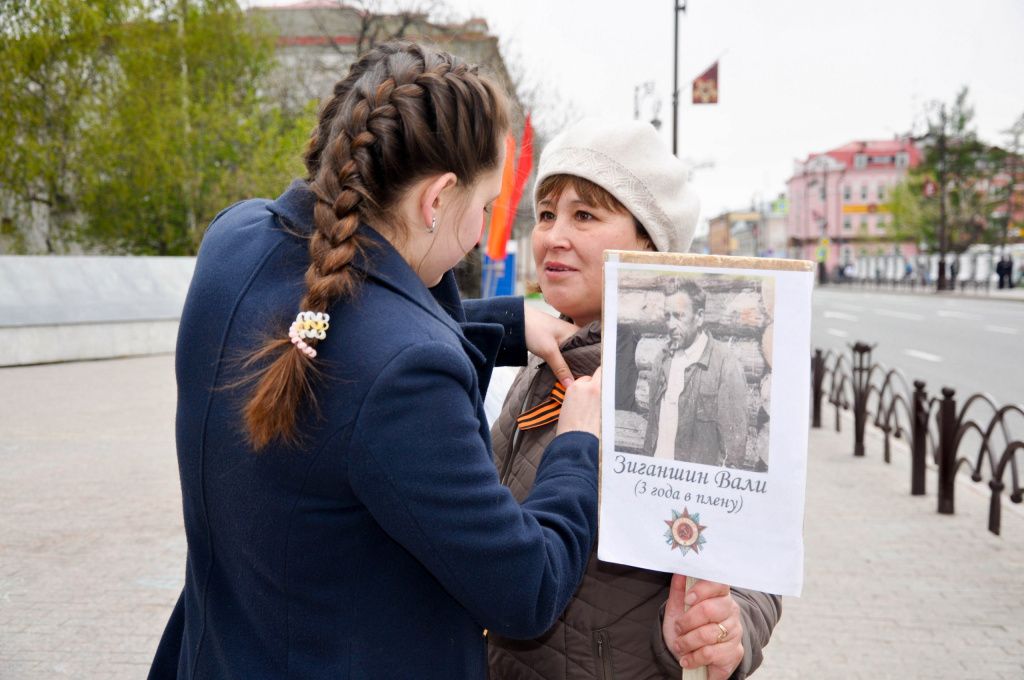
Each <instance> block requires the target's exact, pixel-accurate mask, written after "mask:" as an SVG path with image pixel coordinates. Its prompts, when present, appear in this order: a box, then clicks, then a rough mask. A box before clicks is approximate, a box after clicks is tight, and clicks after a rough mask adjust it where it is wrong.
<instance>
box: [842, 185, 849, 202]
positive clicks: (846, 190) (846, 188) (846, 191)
mask: <svg viewBox="0 0 1024 680" xmlns="http://www.w3.org/2000/svg"><path fill="white" fill-rule="evenodd" d="M843 200H844V201H849V200H850V185H849V184H844V185H843Z"/></svg>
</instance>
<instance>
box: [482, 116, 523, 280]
mask: <svg viewBox="0 0 1024 680" xmlns="http://www.w3.org/2000/svg"><path fill="white" fill-rule="evenodd" d="M515 155H516V140H514V139H512V135H508V136H507V137H506V138H505V167H504V168H503V169H502V173H501V193H500V194H498V198H497V199H495V201H494V207H493V209H492V212H491V227H490V233H489V234H488V236H487V257H489V258H491V259H492V260H504V259H505V244H506V243H507V242H508V234H507V233H506V225H507V224H508V215H509V212H511V211H513V210H515V208H514V207H513V206H512V204H511V200H512V186H513V184H515V170H514V165H515Z"/></svg>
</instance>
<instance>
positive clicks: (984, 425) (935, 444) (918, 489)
mask: <svg viewBox="0 0 1024 680" xmlns="http://www.w3.org/2000/svg"><path fill="white" fill-rule="evenodd" d="M850 349H851V353H850V354H849V355H847V354H843V353H836V352H832V351H831V350H830V351H827V352H823V351H822V350H820V349H816V350H815V351H814V356H812V357H811V390H812V409H813V410H812V413H811V425H812V427H816V428H820V427H821V422H822V415H823V413H822V409H823V407H824V405H825V402H826V401H827V403H828V404H830V405H832V406H833V407H834V409H835V429H836V432H839V431H840V429H841V418H840V413H841V412H842V411H844V410H850V409H852V411H853V455H854V456H863V455H864V454H865V451H864V433H865V429H866V427H867V425H868V422H869V421H870V422H871V423H872V424H873V425H874V426H875V427H876V428H878V429H879V430H880V431H881V434H882V441H883V459H884V460H885V462H886V463H889V462H891V456H892V446H891V442H892V439H893V438H896V439H903V440H906V441H907V443H908V445H909V448H910V493H911V494H912V495H914V496H923V495H925V480H926V476H925V471H926V468H927V465H928V462H929V459H930V461H931V463H932V464H933V465H935V466H936V467H937V469H938V490H937V493H938V511H939V512H940V513H942V514H947V515H951V514H953V509H954V500H955V488H956V485H955V481H956V475H957V473H958V472H959V471H960V468H962V467H965V468H968V469H969V470H970V477H971V479H972V480H973V481H975V482H985V481H987V482H988V487H989V489H990V490H991V501H990V505H989V519H988V528H989V531H991V532H992V533H994V534H998V533H999V526H1000V519H1001V511H1002V495H1003V491H1004V490H1006V489H1007V486H1008V487H1009V498H1010V500H1011V501H1012V502H1014V503H1020V502H1022V500H1024V493H1022V490H1021V479H1020V470H1019V467H1018V457H1020V458H1022V459H1024V439H1022V436H1024V435H1022V433H1024V407H1021V406H1019V405H1016V404H1007V405H1003V406H1000V405H998V404H996V403H995V401H993V399H992V398H991V397H989V396H988V395H985V394H972V395H971V396H969V397H968V398H967V399H966V400H965V401H964V402H963V404H962V405H961V406H959V407H958V406H957V398H956V391H955V390H954V389H952V388H949V387H943V388H942V390H941V392H940V394H939V395H935V396H931V397H929V395H928V392H927V390H926V385H925V382H924V381H922V380H914V381H913V382H911V381H909V380H908V379H907V377H906V375H904V374H903V372H902V371H900V370H898V369H887V368H886V367H884V366H883V365H881V364H879V363H872V360H871V351H872V350H873V349H874V346H873V345H869V344H867V343H863V342H857V343H855V344H853V345H851V346H850ZM1011 426H1016V429H1011Z"/></svg>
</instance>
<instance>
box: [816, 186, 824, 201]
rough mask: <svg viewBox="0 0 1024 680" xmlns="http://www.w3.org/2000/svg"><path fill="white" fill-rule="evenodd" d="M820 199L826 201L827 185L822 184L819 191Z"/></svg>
mask: <svg viewBox="0 0 1024 680" xmlns="http://www.w3.org/2000/svg"><path fill="white" fill-rule="evenodd" d="M818 198H820V199H821V200H823V201H824V200H825V185H824V184H822V185H821V188H820V189H818Z"/></svg>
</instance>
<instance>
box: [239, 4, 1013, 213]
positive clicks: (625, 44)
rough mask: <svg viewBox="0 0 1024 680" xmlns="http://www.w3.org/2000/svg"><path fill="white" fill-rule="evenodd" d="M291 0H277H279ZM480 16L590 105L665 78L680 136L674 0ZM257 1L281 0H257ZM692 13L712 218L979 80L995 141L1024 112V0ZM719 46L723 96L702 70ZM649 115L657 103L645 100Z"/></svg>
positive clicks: (686, 88) (683, 134)
mask: <svg viewBox="0 0 1024 680" xmlns="http://www.w3.org/2000/svg"><path fill="white" fill-rule="evenodd" d="M280 2H282V0H277V2H276V3H273V4H278V3H280ZM446 2H447V4H448V5H449V6H450V7H452V9H453V10H454V11H455V12H456V13H457V14H458V15H459V16H461V17H463V18H465V17H468V16H481V17H483V18H485V19H486V20H487V21H488V24H489V25H490V28H491V31H492V32H493V33H495V34H496V35H498V36H499V38H500V39H501V45H502V50H503V53H504V54H505V55H506V59H510V60H514V61H517V62H518V63H519V64H520V65H521V67H522V70H523V71H525V73H526V74H527V76H528V78H530V79H531V80H534V81H543V83H544V86H545V87H546V88H547V89H548V90H549V91H550V92H553V93H557V97H558V98H560V99H562V100H563V101H567V102H571V103H572V105H573V107H574V109H575V111H577V112H578V113H579V114H581V115H601V116H606V117H617V118H632V116H633V95H634V88H635V86H636V85H638V84H640V83H643V82H645V81H653V82H654V83H655V88H656V92H657V94H658V95H659V96H660V98H661V111H660V115H659V117H660V118H661V120H662V121H663V125H662V127H661V131H662V135H663V136H664V139H665V143H666V145H670V144H671V130H672V125H671V116H672V100H671V90H672V33H673V13H672V10H673V4H672V2H670V0H631V1H627V2H612V1H611V0H446ZM254 4H270V3H266V2H262V1H259V0H257V2H256V3H254ZM687 5H688V8H687V11H686V13H685V14H682V15H681V16H680V48H679V81H680V89H681V96H680V115H679V149H680V155H681V156H682V157H683V158H685V159H688V160H691V161H694V162H713V163H714V167H713V168H708V169H702V170H699V171H697V172H696V174H695V179H694V183H695V187H696V189H697V191H698V193H699V195H700V196H701V201H702V210H701V212H702V221H703V220H706V219H707V218H708V217H711V216H714V215H715V214H718V213H720V212H722V211H723V210H726V209H737V208H740V209H742V208H745V207H747V206H749V205H750V202H751V199H752V198H754V197H765V198H770V197H772V196H774V195H775V194H777V193H779V192H782V191H784V190H785V181H786V179H787V178H788V177H789V176H790V174H791V172H792V167H793V161H794V160H795V159H802V158H805V157H806V156H807V154H809V153H812V152H815V151H824V150H827V149H830V148H833V147H837V146H840V145H842V144H844V143H846V142H849V141H852V140H857V139H872V138H882V139H888V138H892V137H893V136H894V135H895V134H896V133H900V132H905V131H907V130H909V129H910V128H911V127H912V126H913V125H914V122H915V120H916V119H920V116H921V111H922V109H923V107H924V105H925V104H926V103H927V102H928V101H929V100H933V99H942V100H946V101H951V100H952V99H953V97H954V95H955V94H956V91H957V90H958V88H959V87H960V86H961V85H967V86H968V87H969V88H970V92H971V101H972V102H973V104H974V106H975V110H976V113H977V116H976V119H975V121H976V124H977V128H978V130H979V132H980V133H981V135H982V137H983V138H984V139H986V140H987V141H990V142H993V143H999V142H1003V141H1004V136H1003V135H1002V134H1001V131H1003V130H1005V129H1006V128H1008V127H1009V126H1010V125H1011V124H1012V123H1013V121H1014V120H1015V119H1016V118H1017V117H1019V116H1021V115H1022V114H1024V50H1022V49H1021V45H1022V42H1024V0H974V1H973V2H970V1H966V0H956V1H954V0H843V1H839V0H688V2H687ZM715 59H720V62H719V92H720V103H719V104H718V105H716V106H694V105H692V104H691V103H690V82H691V81H692V79H693V78H694V77H696V76H697V75H699V74H700V73H701V72H702V71H703V70H704V69H705V68H706V67H707V66H709V65H710V64H711V63H712V62H714V61H715ZM643 113H644V117H648V118H649V116H650V108H649V107H648V108H647V109H646V110H645V111H644V112H643Z"/></svg>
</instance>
